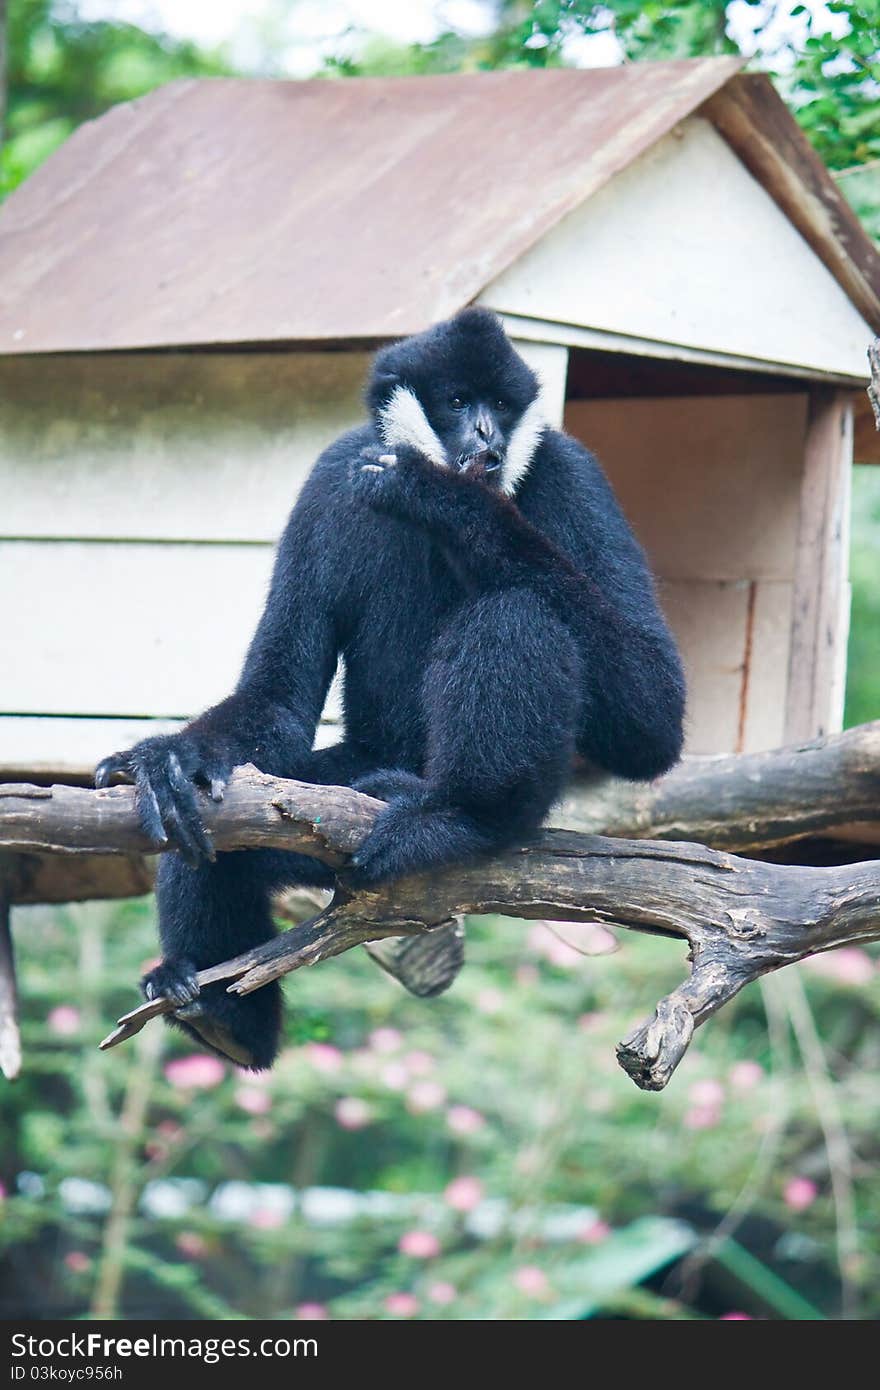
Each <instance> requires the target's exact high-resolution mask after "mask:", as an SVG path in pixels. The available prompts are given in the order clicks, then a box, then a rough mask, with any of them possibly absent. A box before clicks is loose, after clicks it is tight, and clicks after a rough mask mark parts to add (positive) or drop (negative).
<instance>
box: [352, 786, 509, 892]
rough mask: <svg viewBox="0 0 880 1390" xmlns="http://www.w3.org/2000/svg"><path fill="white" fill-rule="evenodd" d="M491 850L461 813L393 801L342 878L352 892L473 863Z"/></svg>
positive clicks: (404, 800)
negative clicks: (376, 884)
mask: <svg viewBox="0 0 880 1390" xmlns="http://www.w3.org/2000/svg"><path fill="white" fill-rule="evenodd" d="M492 848H493V837H492V835H491V834H489V833H488V832H487V831H486V830H485V829H484V828H483V827H481V826H480V825H478V824H477V822H476V821H475V820H473V819H472V818H471V817H470V816H468V815H467V813H466V812H464V811H460V810H457V809H455V808H453V807H447V806H440V807H426V806H424V805H420V804H419V803H418V801H417V800H416V799H415V798H413V797H411V796H402V797H396V798H395V799H394V800H393V801H390V802H389V803H388V805H387V806H386V807H385V810H384V811H382V812H380V814H379V815H378V817H377V818H376V820H375V821H374V822H373V828H372V830H371V831H370V833H369V835H368V836H367V838H366V840H365V841H364V843H363V844H362V845H361V847H360V849H359V850H358V851H357V852H356V853H355V854H353V855H352V857H351V859H350V861H349V863H348V866H347V868H346V870H345V873H344V875H342V876H343V877H344V878H345V879H346V880H347V881H348V882H349V883H351V884H352V885H353V886H354V887H355V888H357V887H364V888H366V887H368V886H369V885H371V884H373V883H381V882H382V881H383V880H385V879H392V878H402V877H403V875H404V874H415V873H420V872H422V871H424V870H427V869H438V868H440V867H441V866H442V865H444V864H453V863H458V862H464V861H466V860H470V859H473V858H474V857H475V856H478V855H480V854H485V853H486V852H488V851H490V850H491V849H492Z"/></svg>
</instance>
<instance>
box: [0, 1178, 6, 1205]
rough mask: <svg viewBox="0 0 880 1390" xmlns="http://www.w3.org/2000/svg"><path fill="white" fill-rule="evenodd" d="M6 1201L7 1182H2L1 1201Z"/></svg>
mask: <svg viewBox="0 0 880 1390" xmlns="http://www.w3.org/2000/svg"><path fill="white" fill-rule="evenodd" d="M5 1201H6V1184H5V1183H2V1182H0V1202H5Z"/></svg>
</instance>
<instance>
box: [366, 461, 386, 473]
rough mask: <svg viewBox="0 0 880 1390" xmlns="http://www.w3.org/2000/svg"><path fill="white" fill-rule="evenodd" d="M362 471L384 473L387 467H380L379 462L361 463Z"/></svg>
mask: <svg viewBox="0 0 880 1390" xmlns="http://www.w3.org/2000/svg"><path fill="white" fill-rule="evenodd" d="M361 472H362V473H384V472H385V469H384V468H382V467H380V465H379V464H378V463H362V464H361Z"/></svg>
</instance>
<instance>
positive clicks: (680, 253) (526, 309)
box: [480, 117, 873, 379]
mask: <svg viewBox="0 0 880 1390" xmlns="http://www.w3.org/2000/svg"><path fill="white" fill-rule="evenodd" d="M480 298H481V302H482V303H485V304H488V305H490V306H491V307H493V308H495V309H498V310H500V311H501V312H502V313H505V314H517V315H521V316H523V317H525V318H535V319H547V320H550V321H553V322H556V323H568V324H573V325H579V326H583V327H585V328H594V329H600V330H604V331H606V332H612V333H618V334H623V335H629V336H631V337H635V338H643V339H651V340H656V341H664V342H667V343H676V344H683V345H687V346H690V347H694V348H699V349H703V350H707V351H714V352H721V353H725V354H728V355H731V356H737V355H738V356H741V357H747V358H752V359H755V358H757V359H766V360H768V361H775V362H779V363H784V364H787V365H791V366H801V367H809V368H813V369H818V370H820V371H825V372H836V373H841V374H843V375H845V376H854V377H856V378H857V379H863V378H864V377H865V376H866V375H867V372H866V362H865V351H866V348H867V345H868V343H869V342H870V340H871V337H872V336H873V335H872V330H871V327H870V325H869V324H868V323H867V322H866V321H865V319H864V318H863V317H862V315H861V313H860V312H859V310H858V309H856V308H855V307H854V305H853V304H852V302H851V301H850V299H849V298H848V297H847V294H846V292H845V291H844V289H842V288H841V286H840V284H838V282H837V280H836V279H835V277H834V275H833V274H832V273H831V271H830V270H828V269H827V267H826V266H825V265H824V264H823V262H822V260H821V259H820V258H819V257H818V256H817V255H816V253H815V252H814V251H813V250H812V249H811V248H810V247H809V246H808V245H807V243H806V242H805V241H804V239H803V238H802V236H801V235H800V233H799V232H798V230H797V229H796V227H794V226H793V225H792V223H791V222H790V221H789V219H788V218H787V216H786V215H785V213H784V212H782V211H781V210H780V208H779V207H778V206H777V204H776V202H775V201H774V200H773V198H772V197H771V196H770V194H769V193H767V192H766V191H765V189H764V188H763V187H762V186H761V184H760V183H758V182H757V180H756V179H755V178H753V176H752V175H751V174H750V173H749V171H748V169H747V168H746V167H745V165H744V164H743V163H742V162H741V161H740V159H739V158H738V156H737V155H736V154H735V153H734V152H733V150H732V149H731V148H730V145H729V144H728V143H727V142H726V141H725V139H724V138H723V137H722V136H721V135H719V134H718V132H717V131H716V130H715V128H714V126H713V125H712V124H711V123H710V122H709V121H707V120H704V119H702V118H698V117H691V118H690V119H688V120H686V121H684V122H683V123H682V124H681V125H680V126H679V127H677V129H676V130H675V131H674V132H673V133H671V134H669V135H666V136H664V138H663V139H662V140H659V141H658V142H657V143H656V144H655V145H654V146H653V147H652V148H651V149H650V150H648V151H647V152H646V153H645V154H643V155H641V156H640V158H639V159H638V160H636V161H635V162H634V163H633V164H631V165H630V166H629V167H627V168H626V169H624V170H623V171H622V172H621V173H619V174H617V175H616V177H615V178H614V179H612V180H611V182H610V183H608V184H606V185H605V187H604V188H602V189H599V190H598V192H596V193H595V194H594V195H593V197H592V198H590V199H589V200H588V201H586V202H585V203H584V204H583V205H582V206H581V207H579V208H577V209H576V210H575V211H574V212H572V213H570V214H569V215H568V216H567V217H566V218H564V219H563V220H562V221H561V222H559V223H558V224H557V225H556V226H555V227H554V228H553V229H552V230H551V231H550V232H548V233H547V235H546V236H544V237H543V238H542V240H541V241H540V242H538V243H537V244H536V245H535V246H533V247H532V249H531V250H529V251H527V252H526V253H525V254H524V255H523V256H521V257H520V258H519V260H518V261H516V262H515V263H514V264H512V265H511V266H510V268H509V269H508V270H506V271H504V272H503V273H502V274H501V275H500V276H499V277H498V278H497V279H496V280H494V281H493V282H492V283H491V284H490V285H489V286H488V287H487V288H486V290H484V291H483V293H482V295H481V296H480Z"/></svg>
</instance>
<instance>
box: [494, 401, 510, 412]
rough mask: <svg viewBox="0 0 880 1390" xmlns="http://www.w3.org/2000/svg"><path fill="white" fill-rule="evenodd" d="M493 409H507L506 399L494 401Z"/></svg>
mask: <svg viewBox="0 0 880 1390" xmlns="http://www.w3.org/2000/svg"><path fill="white" fill-rule="evenodd" d="M495 409H496V410H506V409H507V401H502V400H497V401H496V402H495Z"/></svg>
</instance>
